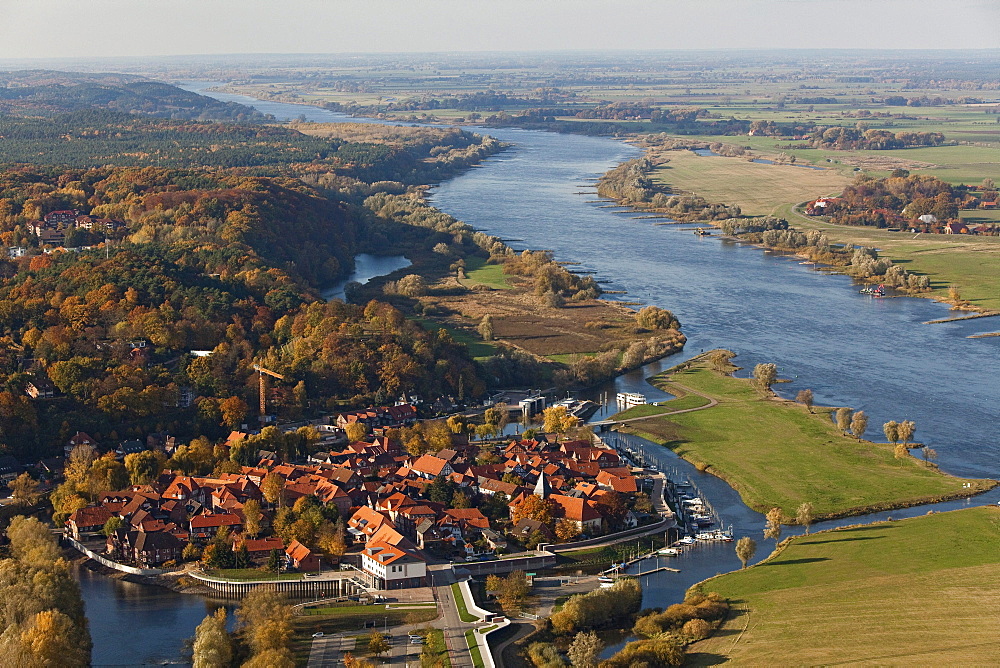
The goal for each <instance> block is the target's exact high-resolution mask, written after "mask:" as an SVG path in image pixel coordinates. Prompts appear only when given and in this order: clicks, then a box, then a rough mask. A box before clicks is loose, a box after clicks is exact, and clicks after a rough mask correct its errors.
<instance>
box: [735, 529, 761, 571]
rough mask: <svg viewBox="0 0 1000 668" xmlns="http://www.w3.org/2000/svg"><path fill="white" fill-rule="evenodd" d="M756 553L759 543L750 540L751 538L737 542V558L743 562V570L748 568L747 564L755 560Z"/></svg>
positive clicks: (747, 537)
mask: <svg viewBox="0 0 1000 668" xmlns="http://www.w3.org/2000/svg"><path fill="white" fill-rule="evenodd" d="M756 553H757V541H755V540H754V539H753V538H750V536H743V538H740V539H739V540H738V541H736V556H737V557H739V559H740V561H741V562H743V568H746V567H747V563H749V561H750V560H751V559H753V555H755V554H756Z"/></svg>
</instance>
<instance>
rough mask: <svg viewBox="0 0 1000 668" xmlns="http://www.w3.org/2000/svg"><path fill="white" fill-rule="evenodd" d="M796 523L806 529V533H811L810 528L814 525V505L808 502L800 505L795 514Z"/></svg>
mask: <svg viewBox="0 0 1000 668" xmlns="http://www.w3.org/2000/svg"><path fill="white" fill-rule="evenodd" d="M795 521H797V522H798V523H799V524H801V525H802V526H804V527H805V528H806V533H807V534H808V533H809V527H810V526H812V523H813V504H811V503H809V502H808V501H806V502H804V503H802V504H801V505H799V509H798V510H797V511H796V512H795Z"/></svg>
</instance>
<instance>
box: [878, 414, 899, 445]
mask: <svg viewBox="0 0 1000 668" xmlns="http://www.w3.org/2000/svg"><path fill="white" fill-rule="evenodd" d="M882 433H884V434H885V440H887V441H889V442H890V443H892V444H893V445H895V444H896V442H897V441H899V423H898V422H896V421H895V420H889V421H888V422H886V423H885V424H883V425H882Z"/></svg>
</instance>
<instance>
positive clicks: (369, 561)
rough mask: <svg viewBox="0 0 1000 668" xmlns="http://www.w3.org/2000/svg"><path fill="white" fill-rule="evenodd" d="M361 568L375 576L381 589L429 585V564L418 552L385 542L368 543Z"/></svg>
mask: <svg viewBox="0 0 1000 668" xmlns="http://www.w3.org/2000/svg"><path fill="white" fill-rule="evenodd" d="M361 568H362V570H364V571H365V572H366V573H370V574H371V575H373V576H375V586H376V587H378V588H379V589H406V588H409V587H423V586H426V584H427V563H426V562H425V561H424V560H423V558H421V557H420V556H419V555H417V553H416V552H412V551H410V550H405V549H403V548H401V547H397V546H395V545H390V544H389V543H386V542H383V541H376V542H374V543H368V545H366V546H365V549H364V550H363V551H362V552H361Z"/></svg>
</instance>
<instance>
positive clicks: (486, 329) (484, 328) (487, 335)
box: [477, 313, 493, 341]
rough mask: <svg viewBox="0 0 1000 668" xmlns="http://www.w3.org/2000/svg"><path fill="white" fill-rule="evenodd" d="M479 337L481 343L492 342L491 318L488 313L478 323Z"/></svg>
mask: <svg viewBox="0 0 1000 668" xmlns="http://www.w3.org/2000/svg"><path fill="white" fill-rule="evenodd" d="M477 329H478V330H479V336H481V337H483V341H492V340H493V316H491V315H490V314H489V313H487V314H486V315H484V316H483V319H482V320H480V321H479V327H477Z"/></svg>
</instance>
